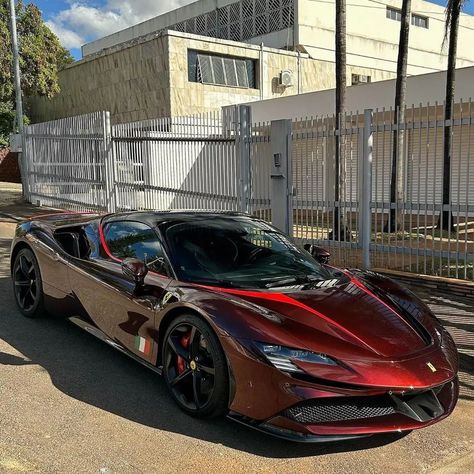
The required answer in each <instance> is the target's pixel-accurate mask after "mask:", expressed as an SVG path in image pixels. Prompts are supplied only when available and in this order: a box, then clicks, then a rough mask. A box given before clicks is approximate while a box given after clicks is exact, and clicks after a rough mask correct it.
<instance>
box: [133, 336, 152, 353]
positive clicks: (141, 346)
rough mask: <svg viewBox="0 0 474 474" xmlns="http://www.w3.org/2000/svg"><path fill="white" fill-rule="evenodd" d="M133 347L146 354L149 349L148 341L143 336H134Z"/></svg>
mask: <svg viewBox="0 0 474 474" xmlns="http://www.w3.org/2000/svg"><path fill="white" fill-rule="evenodd" d="M135 349H137V350H138V351H140V352H141V353H142V354H147V355H148V354H149V353H150V349H151V344H150V341H149V340H148V339H145V338H144V337H141V336H135Z"/></svg>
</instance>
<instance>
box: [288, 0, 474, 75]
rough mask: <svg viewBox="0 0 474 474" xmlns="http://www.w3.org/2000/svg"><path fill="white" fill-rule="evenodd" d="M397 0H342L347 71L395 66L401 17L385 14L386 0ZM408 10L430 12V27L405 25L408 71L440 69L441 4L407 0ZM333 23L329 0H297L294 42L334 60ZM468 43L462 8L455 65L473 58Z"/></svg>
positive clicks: (472, 29)
mask: <svg viewBox="0 0 474 474" xmlns="http://www.w3.org/2000/svg"><path fill="white" fill-rule="evenodd" d="M401 5H402V2H401V0H358V1H357V2H349V3H348V4H347V63H348V66H350V67H349V69H350V70H351V71H348V72H352V69H353V66H359V67H366V68H371V69H378V70H383V71H389V72H392V73H395V72H396V66H397V56H398V42H399V35H400V22H399V21H395V20H391V19H389V18H386V9H387V6H393V7H395V8H398V9H401ZM412 13H415V14H416V13H419V14H420V15H422V16H426V17H429V22H428V26H429V27H428V28H422V27H418V26H414V25H411V26H410V40H409V44H410V50H409V55H408V74H424V73H429V72H434V71H439V70H442V69H445V68H446V50H442V43H443V38H444V24H445V9H444V7H441V6H439V5H435V4H434V3H431V2H426V1H424V0H412ZM334 26H335V3H334V0H297V5H296V18H295V43H296V44H299V45H302V46H303V47H304V48H305V50H306V51H307V52H308V53H309V54H310V55H311V57H313V58H315V59H321V60H324V61H334V60H335V53H334ZM473 43H474V17H472V16H471V15H465V14H463V15H462V16H461V20H460V33H459V42H458V63H457V65H458V67H465V66H469V65H473V64H474V51H473V49H472V44H473ZM349 78H350V74H349ZM372 80H374V79H373V78H372Z"/></svg>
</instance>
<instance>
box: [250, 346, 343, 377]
mask: <svg viewBox="0 0 474 474" xmlns="http://www.w3.org/2000/svg"><path fill="white" fill-rule="evenodd" d="M255 345H256V346H257V348H258V349H259V351H260V352H261V353H262V354H263V355H264V356H265V357H266V359H267V360H268V361H269V362H270V363H271V364H272V365H273V366H274V367H276V368H277V369H280V370H282V371H283V372H299V373H303V372H304V371H303V370H301V369H300V368H299V367H297V366H296V365H295V364H293V362H292V361H294V360H299V361H301V362H309V363H311V364H325V365H337V362H336V361H335V360H334V359H331V357H329V356H327V355H326V354H319V353H316V352H311V351H307V350H302V349H292V348H291V347H285V346H277V345H273V344H266V343H264V342H256V343H255Z"/></svg>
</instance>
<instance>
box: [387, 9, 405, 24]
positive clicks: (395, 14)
mask: <svg viewBox="0 0 474 474" xmlns="http://www.w3.org/2000/svg"><path fill="white" fill-rule="evenodd" d="M386 15H387V18H389V19H390V20H395V21H402V11H401V10H399V9H398V8H393V7H387V13H386Z"/></svg>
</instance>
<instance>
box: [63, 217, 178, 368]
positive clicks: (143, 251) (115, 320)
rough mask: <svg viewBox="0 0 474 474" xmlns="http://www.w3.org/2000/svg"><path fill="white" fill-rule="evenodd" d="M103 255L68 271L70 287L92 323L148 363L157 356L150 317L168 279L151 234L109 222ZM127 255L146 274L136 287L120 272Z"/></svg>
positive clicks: (128, 224) (131, 223) (144, 228)
mask: <svg viewBox="0 0 474 474" xmlns="http://www.w3.org/2000/svg"><path fill="white" fill-rule="evenodd" d="M101 240H102V242H101V244H102V247H103V248H102V250H103V252H102V256H101V257H98V258H95V259H92V260H91V261H89V262H84V264H85V265H86V268H80V265H79V266H73V267H72V268H71V275H70V279H71V285H72V287H73V289H74V290H75V292H76V296H77V298H78V299H79V300H80V302H81V304H82V305H83V306H84V307H85V309H86V311H87V314H88V315H89V316H90V317H91V319H92V320H93V322H94V323H95V324H96V325H97V326H98V327H99V328H100V329H101V330H102V331H103V332H105V333H106V334H107V335H108V336H109V337H110V338H113V340H114V341H115V342H117V343H119V344H120V345H121V346H123V347H125V348H126V349H128V350H129V351H131V352H133V353H134V354H136V355H138V356H140V357H141V358H143V359H145V360H147V361H149V362H151V361H152V360H153V358H154V355H155V354H156V347H155V346H156V342H157V332H156V330H155V314H156V311H157V308H159V307H160V305H161V302H162V300H163V298H164V295H165V294H166V288H167V287H168V285H169V283H170V281H171V278H170V276H169V270H168V268H169V266H168V265H167V263H166V260H165V258H166V257H165V255H164V254H163V250H162V245H161V242H160V241H159V238H158V235H157V234H156V232H155V231H154V230H153V229H152V228H151V227H150V226H148V225H147V224H144V223H141V222H135V221H112V222H108V223H106V224H105V225H104V226H103V227H102V239H101ZM127 257H134V258H139V259H141V260H143V261H144V262H145V263H147V264H148V266H149V268H150V269H151V270H153V269H155V270H160V272H158V271H155V272H154V271H150V272H149V274H148V275H147V276H146V278H145V282H144V286H143V287H141V288H138V289H137V288H136V285H135V283H134V282H132V281H130V280H129V279H128V278H127V277H126V276H125V275H124V274H123V273H122V268H121V262H122V260H123V259H125V258H127Z"/></svg>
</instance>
